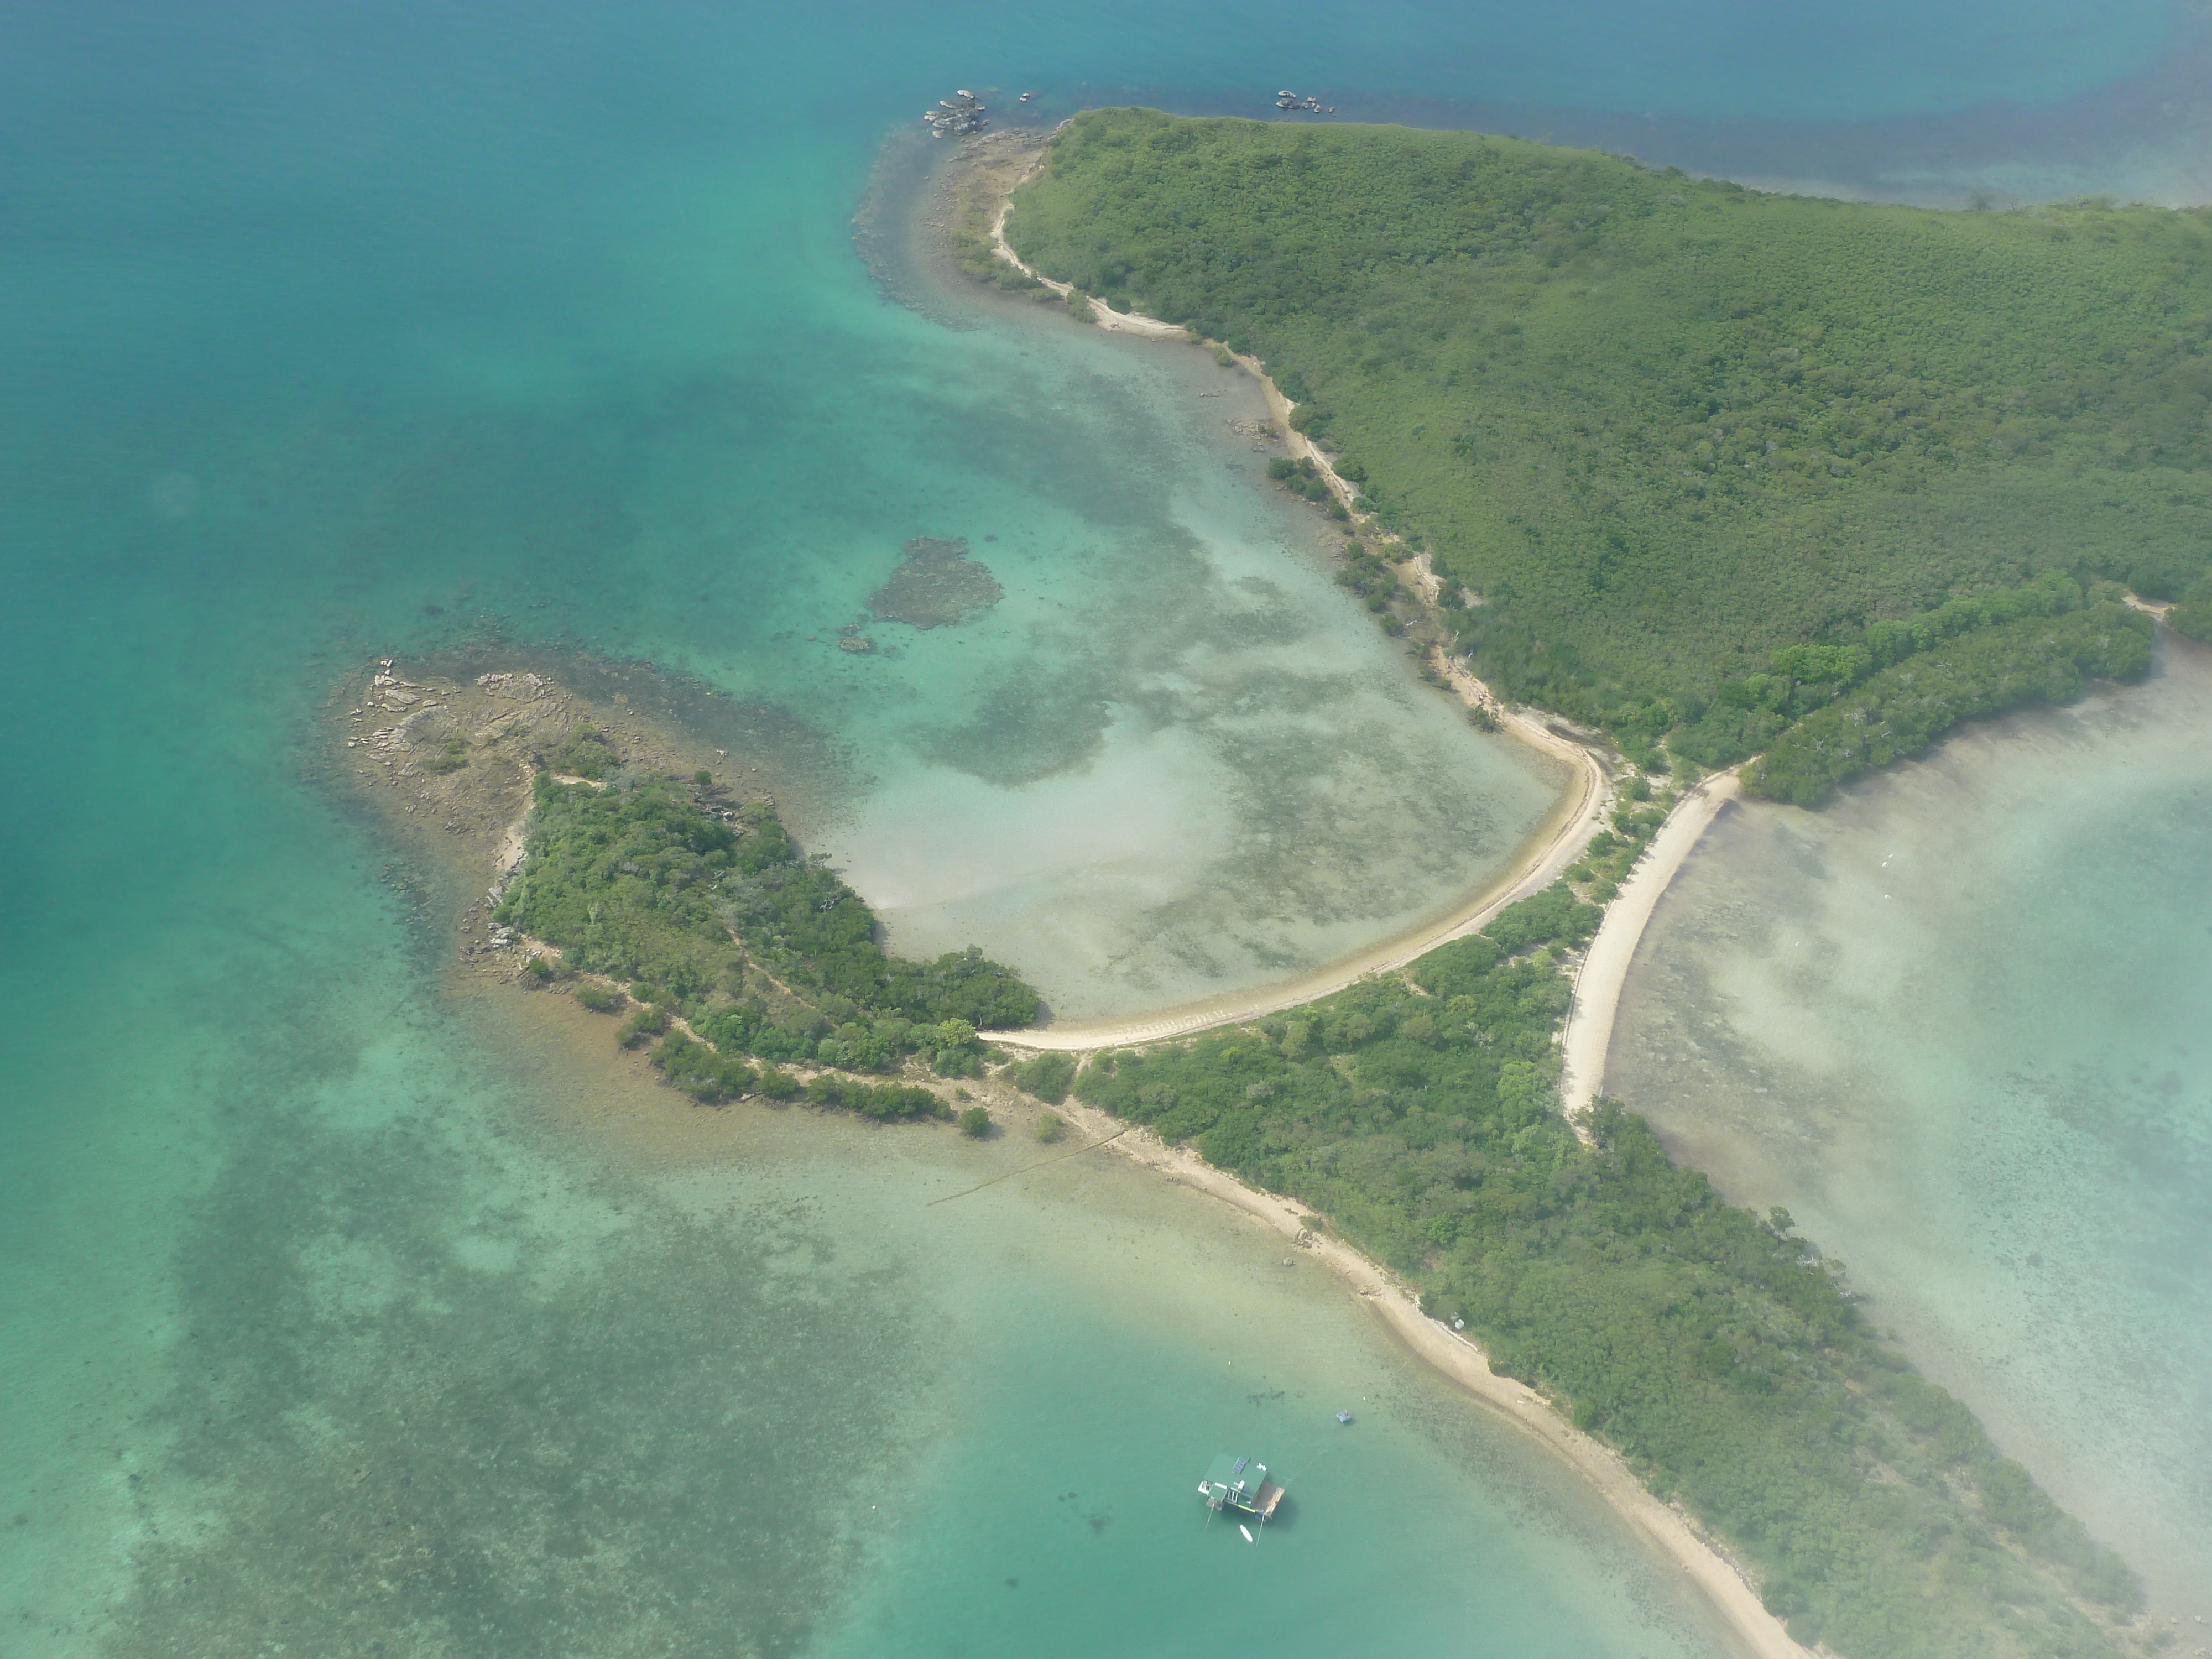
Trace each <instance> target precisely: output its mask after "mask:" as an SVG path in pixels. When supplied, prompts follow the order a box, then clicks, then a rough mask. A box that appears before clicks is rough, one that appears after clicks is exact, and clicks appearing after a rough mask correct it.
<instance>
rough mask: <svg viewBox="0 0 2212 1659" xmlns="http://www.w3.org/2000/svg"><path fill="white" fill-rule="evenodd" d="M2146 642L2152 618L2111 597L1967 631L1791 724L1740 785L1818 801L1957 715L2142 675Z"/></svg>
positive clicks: (2066, 696) (1777, 796) (1800, 801)
mask: <svg viewBox="0 0 2212 1659" xmlns="http://www.w3.org/2000/svg"><path fill="white" fill-rule="evenodd" d="M2150 644H2151V621H2150V618H2149V617H2146V616H2144V615H2142V613H2141V612H2140V611H2132V610H2130V609H2129V608H2128V607H2127V606H2125V605H2119V604H2117V603H2109V602H2108V603H2106V604H2103V605H2092V606H2091V607H2089V608H2088V609H2087V610H2085V611H2073V612H2071V613H2069V614H2067V615H2063V616H2058V617H2027V618H2023V619H2022V620H2020V621H2017V622H2010V623H2001V624H1998V625H1996V626H1994V627H1990V628H1987V629H1983V630H1981V631H1980V632H1978V633H1973V634H1968V635H1964V636H1963V637H1961V638H1959V639H1955V640H1953V641H1949V642H1948V643H1947V644H1944V645H1942V646H1939V647H1935V648H1934V649H1931V650H1929V651H1925V652H1923V653H1920V654H1918V655H1917V656H1911V657H1908V658H1906V659H1905V660H1904V661H1902V662H1899V664H1897V665H1895V666H1894V667H1891V668H1886V669H1884V670H1883V671H1881V673H1879V674H1876V675H1875V676H1874V677H1873V678H1871V679H1869V680H1868V681H1867V682H1866V684H1863V685H1862V686H1860V687H1859V688H1858V689H1857V690H1854V691H1852V692H1850V694H1849V695H1847V696H1843V697H1841V698H1840V699H1838V700H1837V701H1835V702H1830V703H1828V704H1827V705H1826V707H1824V708H1820V709H1819V710H1818V711H1817V712H1815V713H1813V714H1808V715H1806V716H1805V718H1804V719H1802V720H1799V721H1798V722H1797V723H1796V725H1794V726H1790V727H1788V728H1787V729H1786V730H1784V732H1782V733H1781V735H1780V736H1779V737H1778V738H1776V739H1775V740H1774V742H1773V744H1771V746H1770V747H1769V748H1768V749H1767V750H1766V752H1765V754H1763V755H1761V756H1760V757H1759V759H1757V760H1755V761H1753V763H1751V764H1750V765H1749V766H1748V767H1747V768H1745V769H1744V775H1743V781H1744V789H1745V791H1746V793H1750V794H1753V795H1763V796H1765V797H1767V798H1768V799H1773V800H1786V801H1790V802H1794V803H1795V804H1796V805H1800V806H1814V805H1819V804H1820V802H1821V801H1823V800H1825V799H1827V798H1828V796H1829V795H1831V794H1832V793H1834V792H1835V790H1836V788H1837V787H1838V786H1839V785H1841V784H1844V783H1847V782H1849V781H1850V780H1851V779H1853V778H1855V777H1857V776H1858V775H1861V774H1863V773H1865V772H1868V771H1870V770H1873V769H1875V768H1877V767H1882V766H1887V765H1888V764H1889V763H1890V762H1891V761H1893V760H1895V759H1897V758H1899V757H1901V756H1908V755H1917V754H1920V753H1922V752H1923V751H1924V750H1926V749H1927V748H1928V747H1929V745H1930V744H1933V743H1934V742H1935V741H1936V738H1940V737H1942V735H1943V733H1944V732H1948V731H1949V730H1950V729H1951V728H1952V727H1953V726H1956V725H1958V724H1959V722H1960V721H1961V720H1970V719H1974V718H1978V717H1979V716H1983V715H1989V714H2002V713H2004V712H2005V711H2006V710H2008V709H2011V708H2021V707H2022V706H2024V705H2026V704H2028V703H2035V702H2069V701H2071V700H2072V699H2073V698H2075V697H2076V696H2080V695H2081V685H2082V681H2083V680H2084V678H2098V679H2115V680H2129V679H2138V678H2142V676H2143V675H2144V674H2145V673H2148V671H2149V669H2150Z"/></svg>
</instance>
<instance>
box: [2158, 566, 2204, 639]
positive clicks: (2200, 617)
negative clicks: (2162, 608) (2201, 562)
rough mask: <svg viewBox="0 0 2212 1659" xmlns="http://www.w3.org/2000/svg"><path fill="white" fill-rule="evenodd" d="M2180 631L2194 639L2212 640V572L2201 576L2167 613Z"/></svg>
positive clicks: (2170, 620)
mask: <svg viewBox="0 0 2212 1659" xmlns="http://www.w3.org/2000/svg"><path fill="white" fill-rule="evenodd" d="M2166 620H2167V621H2168V622H2170V623H2172V624H2173V626H2174V628H2175V629H2176V630H2177V631H2178V632H2180V633H2183V634H2186V635H2189V637H2190V638H2191V639H2192V640H2212V574H2207V575H2205V576H2203V577H2202V578H2200V579H2199V580H2197V582H2196V583H2195V584H2194V585H2192V586H2191V587H2190V588H2189V590H2188V591H2187V592H2185V593H2184V594H2182V596H2181V599H2180V602H2179V604H2177V605H2175V606H2174V607H2173V609H2172V610H2171V611H2167V612H2166Z"/></svg>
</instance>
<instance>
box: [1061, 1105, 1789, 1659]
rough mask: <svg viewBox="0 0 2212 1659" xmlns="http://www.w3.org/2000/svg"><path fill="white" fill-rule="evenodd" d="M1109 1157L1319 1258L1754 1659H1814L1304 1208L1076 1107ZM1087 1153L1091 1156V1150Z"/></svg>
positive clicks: (1672, 1513)
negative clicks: (1632, 1534)
mask: <svg viewBox="0 0 2212 1659" xmlns="http://www.w3.org/2000/svg"><path fill="white" fill-rule="evenodd" d="M1059 1110H1060V1112H1061V1113H1062V1115H1065V1116H1066V1117H1068V1118H1069V1119H1071V1120H1072V1121H1073V1124H1074V1126H1075V1127H1078V1128H1079V1129H1081V1130H1082V1131H1083V1132H1084V1133H1086V1134H1087V1135H1089V1136H1091V1138H1092V1139H1093V1141H1094V1143H1095V1144H1097V1146H1101V1147H1103V1146H1105V1145H1106V1143H1107V1141H1108V1139H1109V1137H1112V1138H1113V1139H1112V1141H1111V1149H1112V1150H1113V1151H1114V1152H1117V1153H1119V1154H1121V1156H1123V1157H1125V1158H1133V1159H1134V1160H1135V1161H1136V1162H1137V1163H1139V1164H1143V1165H1144V1166H1145V1167H1146V1168H1147V1169H1150V1170H1155V1171H1157V1172H1158V1173H1159V1174H1160V1175H1161V1176H1164V1177H1165V1178H1166V1179H1167V1180H1170V1181H1172V1182H1179V1183H1181V1184H1182V1185H1183V1186H1186V1187H1189V1188H1193V1189H1194V1190H1195V1191H1198V1192H1201V1193H1204V1194H1207V1195H1208V1196H1209V1197H1212V1198H1214V1199H1217V1200H1219V1201H1221V1202H1222V1203H1225V1204H1227V1205H1230V1206H1232V1207H1234V1208H1236V1209H1237V1210H1239V1211H1241V1212H1243V1213H1244V1214H1245V1215H1247V1216H1249V1217H1250V1218H1252V1219H1253V1220H1255V1221H1256V1222H1258V1223H1260V1225H1262V1226H1265V1227H1267V1228H1268V1229H1269V1230H1270V1231H1273V1232H1276V1233H1279V1234H1280V1235H1281V1236H1282V1237H1285V1238H1286V1239H1288V1240H1290V1241H1291V1243H1294V1244H1296V1245H1297V1247H1298V1248H1299V1249H1302V1250H1304V1251H1305V1252H1306V1253H1307V1254H1308V1255H1311V1256H1313V1257H1315V1258H1316V1259H1317V1260H1318V1261H1321V1262H1322V1264H1323V1265H1324V1266H1326V1267H1328V1269H1329V1270H1330V1271H1331V1272H1332V1273H1335V1274H1336V1275H1337V1277H1338V1278H1340V1279H1342V1280H1343V1281H1344V1282H1345V1283H1346V1285H1349V1286H1350V1287H1351V1289H1352V1292H1353V1293H1354V1294H1355V1295H1357V1296H1358V1297H1359V1298H1360V1299H1361V1300H1362V1301H1364V1302H1365V1303H1366V1304H1368V1306H1369V1307H1370V1308H1371V1309H1372V1310H1374V1312H1375V1315H1376V1317H1377V1318H1378V1319H1380V1320H1381V1321H1382V1322H1383V1324H1385V1325H1386V1326H1388V1327H1389V1329H1390V1332H1391V1334H1392V1335H1394V1336H1395V1337H1396V1338H1397V1340H1399V1341H1400V1342H1401V1343H1402V1344H1404V1346H1406V1347H1407V1348H1409V1349H1410V1350H1412V1352H1413V1354H1414V1355H1415V1356H1416V1357H1417V1358H1420V1359H1422V1360H1424V1361H1425V1362H1426V1363H1427V1364H1429V1365H1431V1366H1432V1367H1434V1368H1435V1369H1436V1370H1438V1371H1440V1372H1442V1373H1443V1375H1444V1376H1446V1377H1448V1378H1449V1379H1450V1380H1451V1381H1452V1382H1453V1383H1456V1384H1457V1385H1458V1386H1459V1387H1460V1388H1462V1389H1465V1390H1466V1391H1467V1392H1468V1394H1470V1395H1473V1396H1474V1398H1475V1399H1476V1400H1477V1401H1480V1403H1481V1404H1482V1405H1483V1406H1485V1407H1487V1408H1489V1409H1490V1410H1492V1411H1493V1412H1496V1413H1498V1415H1500V1416H1502V1417H1504V1418H1505V1419H1508V1420H1510V1422H1512V1423H1513V1424H1514V1425H1516V1426H1517V1427H1519V1428H1520V1429H1522V1431H1525V1432H1527V1433H1528V1434H1531V1435H1534V1437H1536V1438H1537V1439H1539V1440H1541V1442H1543V1443H1544V1444H1545V1445H1546V1446H1547V1447H1548V1448H1550V1449H1551V1450H1552V1451H1553V1452H1554V1453H1555V1454H1557V1455H1559V1456H1560V1457H1561V1458H1563V1459H1565V1461H1566V1462H1568V1463H1569V1464H1570V1465H1571V1466H1572V1467H1573V1468H1574V1469H1575V1470H1576V1472H1577V1473H1578V1474H1581V1475H1582V1476H1583V1478H1584V1479H1586V1480H1589V1482H1590V1484H1591V1485H1592V1486H1595V1487H1596V1488H1597V1490H1598V1492H1599V1494H1600V1496H1601V1497H1602V1498H1604V1499H1605V1501H1606V1503H1607V1504H1608V1505H1610V1506H1611V1507H1612V1508H1613V1510H1614V1511H1615V1512H1617V1513H1618V1514H1620V1516H1622V1517H1623V1518H1624V1519H1625V1520H1626V1521H1627V1522H1628V1523H1629V1525H1630V1526H1632V1528H1635V1530H1636V1531H1637V1533H1638V1534H1639V1535H1640V1536H1641V1537H1643V1539H1644V1541H1645V1542H1646V1543H1648V1544H1649V1545H1650V1546H1651V1547H1653V1548H1655V1549H1656V1550H1657V1551H1659V1552H1660V1553H1662V1555H1664V1556H1665V1557H1666V1558H1667V1559H1669V1560H1671V1561H1674V1562H1675V1563H1676V1564H1677V1565H1680V1568H1681V1569H1682V1571H1683V1572H1684V1573H1686V1575H1688V1577H1689V1578H1690V1581H1691V1583H1692V1584H1694V1585H1695V1587H1696V1588H1697V1589H1698V1590H1699V1593H1700V1594H1701V1595H1704V1596H1705V1599H1706V1600H1707V1601H1709V1602H1710V1603H1711V1605H1712V1607H1714V1608H1715V1609H1716V1611H1717V1612H1718V1613H1719V1614H1720V1616H1721V1617H1722V1619H1723V1620H1724V1621H1725V1622H1726V1624H1727V1626H1728V1627H1729V1632H1730V1633H1731V1634H1733V1635H1734V1636H1735V1638H1736V1640H1737V1642H1738V1644H1739V1646H1740V1648H1741V1650H1742V1652H1744V1653H1745V1654H1747V1655H1749V1656H1752V1659H1808V1654H1807V1650H1805V1649H1803V1648H1802V1647H1800V1646H1799V1645H1798V1644H1796V1643H1795V1642H1793V1641H1791V1640H1790V1636H1789V1633H1788V1632H1786V1631H1784V1629H1783V1627H1782V1624H1781V1621H1780V1620H1778V1619H1776V1618H1775V1617H1774V1615H1773V1614H1772V1613H1769V1612H1767V1611H1766V1609H1765V1607H1762V1606H1761V1605H1760V1604H1759V1595H1758V1592H1757V1591H1755V1590H1754V1589H1752V1588H1751V1586H1750V1585H1749V1584H1748V1583H1746V1582H1745V1580H1744V1577H1743V1576H1742V1575H1741V1573H1739V1572H1738V1571H1736V1569H1735V1567H1734V1566H1732V1565H1730V1564H1729V1562H1728V1560H1727V1559H1725V1558H1724V1557H1723V1556H1722V1555H1721V1554H1720V1553H1719V1552H1718V1551H1717V1550H1716V1549H1715V1548H1713V1547H1712V1546H1711V1544H1710V1543H1709V1542H1707V1541H1706V1540H1705V1537H1704V1536H1703V1535H1702V1534H1700V1533H1699V1531H1698V1529H1697V1528H1696V1526H1695V1525H1694V1523H1692V1521H1691V1520H1690V1518H1689V1517H1688V1516H1686V1515H1685V1514H1684V1513H1683V1512H1682V1511H1681V1510H1679V1509H1676V1508H1674V1507H1673V1506H1672V1505H1669V1504H1662V1503H1661V1502H1660V1501H1659V1499H1657V1498H1654V1497H1653V1496H1652V1495H1651V1494H1650V1492H1647V1491H1646V1490H1645V1489H1644V1484H1643V1482H1641V1481H1640V1480H1638V1479H1637V1478H1636V1476H1635V1474H1634V1473H1633V1472H1632V1471H1631V1470H1630V1469H1629V1468H1628V1466H1627V1464H1626V1462H1623V1461H1622V1459H1621V1457H1620V1454H1619V1453H1618V1452H1615V1451H1614V1450H1613V1449H1612V1448H1610V1447H1608V1446H1607V1445H1605V1444H1603V1443H1601V1442H1599V1441H1596V1440H1594V1439H1592V1438H1591V1437H1589V1435H1586V1434H1584V1433H1583V1432H1582V1431H1580V1430H1579V1429H1577V1428H1575V1427H1574V1426H1573V1425H1571V1424H1570V1423H1569V1422H1568V1421H1567V1420H1566V1419H1565V1418H1564V1417H1562V1416H1560V1414H1559V1413H1558V1412H1557V1411H1556V1410H1554V1409H1553V1407H1552V1405H1551V1402H1550V1401H1547V1400H1546V1399H1545V1398H1544V1396H1543V1395H1540V1394H1538V1393H1537V1392H1536V1391H1535V1390H1534V1389H1531V1388H1529V1387H1528V1385H1527V1384H1525V1383H1518V1382H1516V1381H1515V1380H1514V1379H1513V1378H1511V1377H1510V1376H1498V1375H1497V1374H1496V1373H1494V1372H1493V1371H1492V1370H1491V1369H1490V1362H1489V1359H1488V1358H1487V1357H1486V1355H1485V1354H1484V1352H1483V1351H1482V1349H1481V1348H1480V1347H1479V1346H1476V1345H1475V1344H1474V1343H1473V1342H1470V1341H1468V1340H1467V1338H1465V1337H1464V1336H1462V1335H1460V1334H1458V1333H1456V1332H1455V1331H1453V1330H1452V1329H1450V1328H1449V1327H1448V1326H1445V1325H1443V1324H1441V1323H1439V1322H1437V1321H1436V1320H1433V1319H1431V1318H1429V1317H1428V1316H1425V1315H1424V1314H1423V1313H1422V1312H1421V1310H1420V1304H1419V1301H1418V1300H1417V1299H1416V1298H1415V1297H1414V1295H1413V1292H1412V1291H1409V1290H1408V1289H1407V1287H1406V1286H1405V1285H1402V1284H1401V1283H1400V1282H1399V1281H1398V1280H1397V1279H1396V1278H1395V1276H1393V1275H1392V1274H1391V1273H1389V1272H1388V1271H1386V1270H1385V1269H1383V1268H1382V1267H1377V1266H1376V1264H1375V1263H1374V1262H1372V1261H1369V1260H1368V1259H1367V1258H1366V1257H1365V1256H1364V1255H1360V1254H1359V1252H1358V1251H1357V1250H1355V1249H1352V1247H1351V1246H1350V1245H1348V1244H1346V1243H1342V1242H1341V1241H1340V1240H1337V1239H1334V1238H1331V1237H1327V1236H1326V1235H1323V1234H1317V1233H1315V1232H1313V1231H1310V1230H1309V1229H1308V1228H1307V1226H1306V1223H1305V1217H1304V1212H1302V1211H1301V1210H1300V1208H1299V1206H1297V1205H1296V1204H1294V1203H1292V1202H1291V1200H1289V1199H1286V1198H1282V1197H1279V1196H1278V1195H1277V1194H1273V1193H1265V1192H1261V1191H1259V1190H1258V1189H1257V1188H1252V1187H1248V1186H1246V1185H1245V1184H1244V1183H1243V1182H1241V1181H1238V1180H1237V1178H1236V1177H1235V1176H1230V1175H1225V1174H1224V1173H1223V1172H1222V1171H1221V1170H1217V1169H1215V1168H1214V1167H1213V1166H1212V1164H1208V1163H1206V1161H1205V1160H1204V1159H1203V1158H1200V1157H1199V1156H1198V1155H1197V1154H1196V1153H1194V1152H1191V1151H1189V1150H1188V1148H1186V1147H1180V1146H1167V1145H1166V1144H1164V1142H1162V1141H1161V1140H1160V1139H1159V1137H1158V1136H1157V1135H1155V1134H1154V1133H1152V1131H1151V1130H1149V1129H1145V1128H1133V1127H1130V1126H1128V1125H1127V1124H1125V1123H1122V1122H1121V1121H1120V1120H1119V1119H1117V1118H1113V1117H1109V1116H1108V1115H1106V1114H1105V1113H1103V1112H1099V1111H1094V1110H1092V1109H1091V1108H1089V1107H1086V1106H1084V1105H1082V1104H1080V1103H1078V1102H1076V1101H1074V1100H1072V1099H1071V1100H1070V1101H1068V1102H1067V1103H1066V1105H1064V1106H1062V1107H1060V1109H1059ZM1086 1150H1089V1149H1086Z"/></svg>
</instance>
